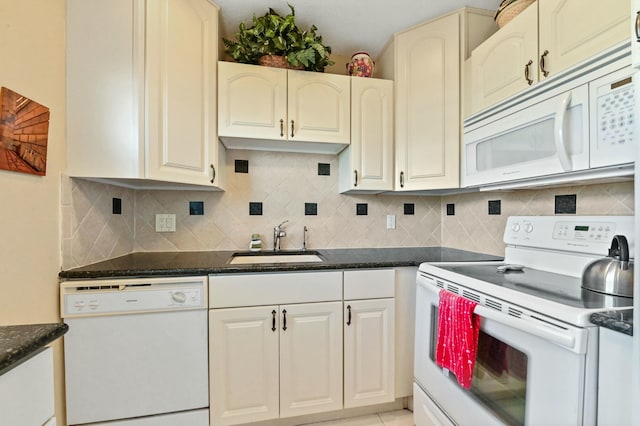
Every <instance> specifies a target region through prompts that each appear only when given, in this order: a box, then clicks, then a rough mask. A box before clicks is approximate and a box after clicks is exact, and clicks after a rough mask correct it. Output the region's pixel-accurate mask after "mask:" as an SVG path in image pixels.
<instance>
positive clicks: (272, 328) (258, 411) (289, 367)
mask: <svg viewBox="0 0 640 426" xmlns="http://www.w3.org/2000/svg"><path fill="white" fill-rule="evenodd" d="M210 289H211V291H210V297H211V301H210V305H209V306H210V307H213V308H214V309H212V310H211V312H210V315H209V333H210V337H209V342H210V343H209V344H210V348H209V351H210V352H209V354H210V361H209V362H210V380H211V384H210V410H211V424H212V425H216V426H217V425H234V424H243V423H254V422H258V421H262V420H269V419H277V418H285V417H293V416H302V415H306V414H312V413H321V412H325V411H335V410H340V409H342V406H343V402H342V400H343V397H342V384H343V378H342V355H343V350H342V306H343V305H342V272H340V271H331V272H307V273H274V274H268V273H267V274H256V275H253V274H236V275H224V276H212V277H211V278H210ZM249 289H252V290H249ZM305 290H307V291H305ZM223 293H224V295H222V294H223ZM234 293H236V294H234ZM243 294H244V301H245V302H244V304H245V305H246V304H256V303H260V302H261V301H264V302H266V303H268V304H264V305H260V306H247V307H227V306H228V305H236V304H237V303H238V302H235V301H236V300H238V296H240V295H243ZM216 295H220V297H216ZM274 300H282V301H283V302H287V303H282V304H278V303H273V301H274ZM325 300H329V301H325ZM214 301H215V302H214ZM296 301H300V302H301V303H295V302H296ZM217 307H222V309H217Z"/></svg>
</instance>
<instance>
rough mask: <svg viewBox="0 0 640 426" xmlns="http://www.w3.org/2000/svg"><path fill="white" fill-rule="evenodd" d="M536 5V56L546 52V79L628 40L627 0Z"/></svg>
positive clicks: (552, 1) (573, 0) (547, 1)
mask: <svg viewBox="0 0 640 426" xmlns="http://www.w3.org/2000/svg"><path fill="white" fill-rule="evenodd" d="M537 3H538V15H539V32H540V36H539V37H540V40H539V43H540V46H539V54H540V55H543V54H544V53H545V52H548V53H547V54H546V56H545V57H544V68H545V70H547V71H548V72H549V74H548V76H552V75H554V74H557V73H558V72H560V71H562V70H564V69H567V68H569V67H571V66H572V65H575V64H577V63H578V62H581V61H584V60H586V59H589V58H590V57H591V56H593V55H595V54H597V53H599V52H601V51H603V50H606V49H607V48H609V47H612V46H613V45H615V44H617V43H620V42H622V41H624V40H628V38H629V14H630V3H629V0H607V1H600V0H562V1H558V0H538V2H537ZM541 71H542V70H541ZM542 77H544V75H543V74H541V78H542Z"/></svg>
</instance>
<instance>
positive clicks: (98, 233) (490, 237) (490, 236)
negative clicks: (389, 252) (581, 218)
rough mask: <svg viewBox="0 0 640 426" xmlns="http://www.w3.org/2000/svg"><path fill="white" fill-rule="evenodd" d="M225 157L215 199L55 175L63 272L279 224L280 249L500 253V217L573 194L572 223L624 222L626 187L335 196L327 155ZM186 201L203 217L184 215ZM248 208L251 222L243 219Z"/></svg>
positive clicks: (205, 244) (538, 209)
mask: <svg viewBox="0 0 640 426" xmlns="http://www.w3.org/2000/svg"><path fill="white" fill-rule="evenodd" d="M226 157H227V164H226V173H227V176H226V178H227V190H226V191H225V192H209V191H146V190H132V189H127V188H121V187H117V186H112V185H108V184H104V183H98V182H93V181H87V180H82V179H72V178H69V177H66V176H63V177H62V191H63V193H62V213H63V215H62V218H63V219H62V222H63V223H62V227H63V229H62V255H63V268H64V269H70V268H74V267H78V266H82V265H86V264H89V263H94V262H98V261H101V260H105V259H109V258H112V257H117V256H121V255H124V254H127V253H130V252H132V251H174V250H184V251H195V250H246V249H247V248H248V245H249V241H250V239H251V234H256V233H257V234H261V235H262V240H263V245H264V247H266V248H267V249H269V248H271V245H272V244H273V227H274V226H276V225H278V224H279V223H280V222H282V221H284V220H288V221H289V222H288V223H286V224H285V225H284V230H285V231H286V233H287V236H286V237H285V238H283V239H282V242H281V245H282V248H283V249H297V248H300V247H301V245H302V233H303V227H304V226H307V228H308V229H309V232H308V234H307V246H308V247H309V248H311V249H313V248H349V247H417V246H438V245H443V246H447V247H453V248H459V249H464V250H473V251H479V252H484V253H490V254H496V255H502V254H503V253H504V245H503V243H502V232H503V228H504V226H505V223H506V219H507V217H508V216H510V215H553V214H554V208H555V197H556V195H571V194H575V195H576V213H577V214H579V215H585V214H601V215H629V214H633V183H632V182H625V183H610V184H598V185H585V186H573V187H563V188H550V189H539V190H519V191H513V192H487V193H466V194H459V195H451V196H444V197H434V196H405V195H402V194H400V195H398V194H394V195H341V194H339V193H338V177H337V173H338V164H337V162H338V161H337V157H336V156H332V155H316V154H314V155H310V154H295V153H280V152H261V151H240V150H229V151H227V156H226ZM238 164H240V165H241V167H240V168H238V167H237V165H238ZM320 169H321V170H322V171H323V173H324V172H328V173H329V174H328V175H327V174H320V173H319V170H320ZM113 198H119V199H121V214H113V204H112V203H113ZM489 201H491V202H492V204H491V205H492V206H493V207H492V210H491V211H492V214H491V215H489V209H488V205H489ZM496 201H499V203H498V204H496V203H495V202H496ZM194 203H195V205H197V206H198V209H200V208H202V210H203V211H202V213H203V214H199V213H198V214H192V213H193V206H194ZM257 204H260V206H261V212H260V213H261V214H250V205H252V206H254V208H255V205H257ZM358 205H360V206H362V205H366V211H367V212H366V215H364V214H361V215H358V214H357V210H358V209H357V206H358ZM496 205H499V206H500V209H499V214H496V211H497V210H496ZM312 207H313V210H314V211H315V214H309V212H310V209H312ZM360 211H362V207H360ZM448 211H449V213H451V212H453V213H454V214H453V215H448V214H447V212H448ZM254 212H255V210H254ZM158 213H168V214H175V215H176V231H175V232H161V233H159V232H156V231H155V215H156V214H158ZM387 215H395V217H396V229H390V230H388V229H387V227H386V223H387Z"/></svg>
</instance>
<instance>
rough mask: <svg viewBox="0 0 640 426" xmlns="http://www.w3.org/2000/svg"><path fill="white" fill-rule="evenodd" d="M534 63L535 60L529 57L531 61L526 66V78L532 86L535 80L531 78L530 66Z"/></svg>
mask: <svg viewBox="0 0 640 426" xmlns="http://www.w3.org/2000/svg"><path fill="white" fill-rule="evenodd" d="M531 65H533V60H532V59H529V62H527V64H526V65H525V66H524V79H525V80H527V84H528V85H529V86H531V85H532V84H533V80H532V79H530V78H529V72H530V70H529V68H530V67H531Z"/></svg>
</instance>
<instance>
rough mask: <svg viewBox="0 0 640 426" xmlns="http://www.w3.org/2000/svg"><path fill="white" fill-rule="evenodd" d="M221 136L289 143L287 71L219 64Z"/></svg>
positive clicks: (235, 64)
mask: <svg viewBox="0 0 640 426" xmlns="http://www.w3.org/2000/svg"><path fill="white" fill-rule="evenodd" d="M218 90H219V92H220V94H219V101H218V104H219V105H218V107H219V108H220V111H219V114H218V134H219V135H220V136H235V137H246V138H256V139H286V138H287V135H286V131H285V129H286V121H287V70H286V69H279V68H272V67H261V66H256V65H247V64H238V63H234V62H222V61H221V62H219V63H218Z"/></svg>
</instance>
